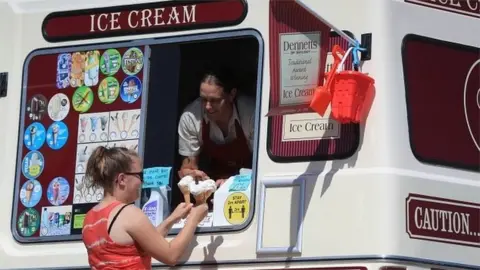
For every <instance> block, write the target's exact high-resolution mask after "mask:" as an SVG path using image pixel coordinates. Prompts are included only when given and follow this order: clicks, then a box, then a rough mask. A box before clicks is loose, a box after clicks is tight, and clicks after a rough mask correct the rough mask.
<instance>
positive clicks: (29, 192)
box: [25, 189, 32, 203]
mask: <svg viewBox="0 0 480 270" xmlns="http://www.w3.org/2000/svg"><path fill="white" fill-rule="evenodd" d="M25 199H26V200H27V203H30V200H31V199H32V190H31V189H30V190H29V189H27V191H26V192H25Z"/></svg>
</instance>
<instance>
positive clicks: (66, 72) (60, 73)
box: [57, 53, 72, 89]
mask: <svg viewBox="0 0 480 270" xmlns="http://www.w3.org/2000/svg"><path fill="white" fill-rule="evenodd" d="M71 68H72V55H70V54H69V53H62V54H59V55H58V57H57V88H58V89H65V88H67V87H69V86H70V70H71Z"/></svg>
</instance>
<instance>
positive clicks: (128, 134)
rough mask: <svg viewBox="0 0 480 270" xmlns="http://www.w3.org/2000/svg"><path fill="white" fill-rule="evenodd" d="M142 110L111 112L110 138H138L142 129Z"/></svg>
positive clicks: (112, 139)
mask: <svg viewBox="0 0 480 270" xmlns="http://www.w3.org/2000/svg"><path fill="white" fill-rule="evenodd" d="M139 119H140V110H128V111H116V112H110V121H109V124H110V128H109V131H110V136H109V138H110V140H111V141H115V140H129V139H137V138H138V136H139V129H140V121H139Z"/></svg>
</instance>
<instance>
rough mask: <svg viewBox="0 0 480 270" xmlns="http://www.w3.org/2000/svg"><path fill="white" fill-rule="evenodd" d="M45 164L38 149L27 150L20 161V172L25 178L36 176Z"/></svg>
mask: <svg viewBox="0 0 480 270" xmlns="http://www.w3.org/2000/svg"><path fill="white" fill-rule="evenodd" d="M44 166H45V159H44V158H43V155H42V154H41V153H40V152H38V151H31V152H28V153H27V155H26V156H25V157H24V158H23V161H22V173H23V175H24V176H25V177H26V178H27V179H34V178H37V177H38V176H39V175H40V174H41V173H42V172H43V168H44Z"/></svg>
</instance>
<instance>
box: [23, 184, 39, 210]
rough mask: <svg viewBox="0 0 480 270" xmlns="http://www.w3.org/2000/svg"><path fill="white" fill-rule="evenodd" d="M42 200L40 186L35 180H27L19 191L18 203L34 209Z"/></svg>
mask: <svg viewBox="0 0 480 270" xmlns="http://www.w3.org/2000/svg"><path fill="white" fill-rule="evenodd" d="M40 198H42V185H40V182H38V181H37V180H34V179H32V180H28V181H27V182H25V183H24V184H23V186H22V188H21V189H20V201H21V202H22V204H23V205H24V206H25V207H27V208H28V207H34V206H35V205H37V204H38V202H39V201H40Z"/></svg>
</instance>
